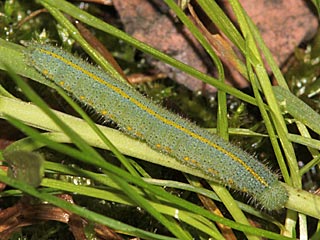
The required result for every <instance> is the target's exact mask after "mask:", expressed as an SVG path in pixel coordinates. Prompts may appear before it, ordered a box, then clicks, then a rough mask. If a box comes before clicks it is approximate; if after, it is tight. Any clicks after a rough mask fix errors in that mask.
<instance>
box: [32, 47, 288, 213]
mask: <svg viewBox="0 0 320 240" xmlns="http://www.w3.org/2000/svg"><path fill="white" fill-rule="evenodd" d="M26 54H27V57H28V58H29V59H30V60H31V62H32V63H33V66H34V67H35V68H36V69H37V70H38V71H39V72H41V73H42V74H43V75H44V76H46V77H47V78H49V79H50V80H52V81H54V82H55V83H56V84H57V85H59V86H61V87H62V88H63V89H64V90H66V91H68V92H69V93H71V94H72V95H73V96H75V97H76V98H77V99H78V100H79V101H81V102H84V103H85V104H87V105H89V106H91V107H92V108H93V109H95V110H96V111H97V112H98V113H100V114H102V115H103V116H104V117H106V118H107V119H110V120H112V121H114V122H116V123H117V124H118V125H119V127H120V129H121V131H123V132H124V133H126V134H127V135H129V136H132V137H135V138H138V139H141V140H143V141H145V142H146V143H147V144H148V145H149V146H151V147H152V148H154V149H155V150H157V151H160V152H163V153H166V154H168V155H170V156H172V157H174V158H175V159H177V160H178V161H180V162H182V163H184V164H186V165H188V166H190V167H192V168H196V169H199V170H200V171H201V172H203V173H204V174H206V175H208V176H210V177H211V178H212V177H213V178H215V179H217V180H218V181H220V182H222V183H223V184H225V185H227V186H229V187H231V188H234V189H236V190H239V191H241V192H244V193H247V194H248V195H249V196H251V197H252V198H253V199H254V200H255V201H257V202H258V203H259V204H261V205H262V206H263V208H265V209H267V210H278V209H281V208H282V207H283V206H284V204H285V203H286V202H287V200H288V193H287V191H286V189H285V188H284V186H282V185H281V183H280V182H279V181H278V178H277V176H276V174H274V173H272V171H270V169H269V168H267V167H266V166H265V165H263V164H262V163H260V162H259V161H258V160H257V159H255V158H254V157H253V156H252V155H250V154H248V153H246V152H245V151H243V150H242V149H240V148H238V147H237V146H234V145H232V144H230V143H228V142H226V141H224V140H223V139H222V138H220V137H219V136H217V135H213V134H211V133H209V132H208V131H206V130H204V129H201V128H200V127H198V126H196V125H194V124H192V123H190V122H189V121H187V120H185V119H182V118H181V117H179V116H177V115H175V114H173V113H171V112H169V111H168V110H166V109H164V108H162V107H160V106H158V105H156V104H155V103H153V102H152V101H150V100H149V99H147V98H146V97H144V96H142V95H141V94H140V93H138V92H137V91H136V90H135V89H133V88H131V87H130V86H127V85H126V84H124V83H122V82H121V81H117V80H116V79H114V78H112V77H110V76H108V75H107V74H106V73H105V72H103V71H102V70H100V69H98V68H97V67H94V66H92V65H90V64H88V63H86V62H85V61H83V60H82V59H80V58H77V57H75V56H73V55H72V54H70V53H67V52H65V51H63V50H62V49H59V48H56V47H53V46H50V45H41V44H30V45H29V46H28V48H27V50H26Z"/></svg>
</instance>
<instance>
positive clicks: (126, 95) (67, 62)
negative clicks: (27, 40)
mask: <svg viewBox="0 0 320 240" xmlns="http://www.w3.org/2000/svg"><path fill="white" fill-rule="evenodd" d="M40 51H41V52H43V53H44V54H48V55H50V56H52V57H54V58H56V59H59V60H61V61H62V62H64V63H65V64H67V65H68V66H70V67H72V68H74V69H77V70H79V71H81V72H82V73H84V74H85V75H87V76H88V77H90V78H92V79H94V80H95V81H97V82H99V83H101V84H103V85H105V86H107V87H108V88H110V89H112V90H113V91H114V92H116V93H118V94H119V95H121V96H122V97H124V98H126V99H128V100H129V101H130V102H132V103H133V104H135V105H136V106H137V107H139V108H140V109H142V110H144V111H146V112H147V113H149V114H150V115H152V116H154V117H155V118H157V119H158V120H160V121H161V122H163V123H165V124H167V125H170V126H172V127H174V128H176V129H179V130H180V131H182V132H184V133H186V134H187V135H189V136H191V137H193V138H195V139H197V140H199V141H201V142H203V143H205V144H208V145H209V146H211V147H214V148H215V149H217V150H218V151H220V152H222V153H223V154H225V155H227V156H228V157H230V158H231V159H233V160H234V161H236V162H238V163H239V164H241V165H242V166H243V167H244V169H245V170H246V171H248V172H249V173H250V174H251V175H252V176H253V177H254V178H255V179H256V180H258V181H259V182H260V183H261V184H263V185H265V186H266V187H268V186H269V185H268V183H267V182H266V181H265V180H264V179H263V178H262V177H261V176H260V175H259V174H258V173H256V172H255V171H254V170H253V169H252V168H251V167H250V166H248V165H247V164H246V163H245V162H244V161H243V160H241V159H240V158H239V157H237V156H236V155H234V154H233V153H231V152H229V151H228V150H227V149H224V148H223V147H221V146H219V145H217V144H215V143H213V142H211V141H210V140H208V139H207V138H204V137H202V136H200V135H198V134H196V133H194V132H192V131H190V130H189V129H187V128H185V127H183V126H180V125H179V124H176V123H175V122H173V121H171V120H169V119H167V118H165V117H163V116H161V115H159V114H158V113H156V112H155V111H153V110H152V109H150V108H149V107H148V106H145V105H144V104H143V103H141V102H139V101H137V100H136V99H135V98H132V97H131V96H130V95H128V94H127V93H126V92H124V91H123V90H121V89H120V88H118V87H117V86H114V85H112V84H110V83H108V82H106V81H105V80H104V79H102V78H100V77H98V76H97V75H95V74H93V73H91V72H89V71H87V70H86V69H83V68H82V67H81V66H79V65H77V64H75V63H73V62H71V61H69V60H68V59H66V58H64V57H62V56H60V55H58V54H56V53H53V52H50V51H47V50H44V49H40Z"/></svg>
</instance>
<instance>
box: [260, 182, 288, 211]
mask: <svg viewBox="0 0 320 240" xmlns="http://www.w3.org/2000/svg"><path fill="white" fill-rule="evenodd" d="M288 198H289V195H288V192H287V190H286V189H285V187H284V186H283V185H282V184H281V183H280V182H278V181H276V182H275V183H274V184H273V185H271V186H270V187H269V188H267V189H266V190H265V191H263V192H262V193H261V194H260V196H258V197H257V200H258V202H259V203H260V204H261V205H262V206H263V208H264V209H266V210H268V211H277V210H280V209H281V208H283V207H284V205H285V203H286V202H287V201H288Z"/></svg>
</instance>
